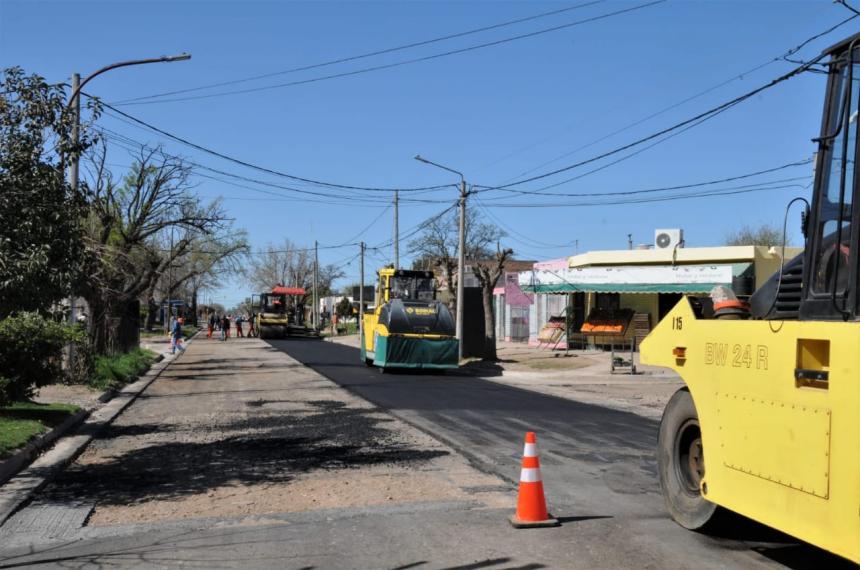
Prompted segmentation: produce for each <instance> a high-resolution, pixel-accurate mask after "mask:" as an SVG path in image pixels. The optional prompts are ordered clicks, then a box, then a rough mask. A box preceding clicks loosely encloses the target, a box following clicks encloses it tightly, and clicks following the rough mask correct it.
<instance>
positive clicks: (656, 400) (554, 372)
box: [326, 335, 684, 419]
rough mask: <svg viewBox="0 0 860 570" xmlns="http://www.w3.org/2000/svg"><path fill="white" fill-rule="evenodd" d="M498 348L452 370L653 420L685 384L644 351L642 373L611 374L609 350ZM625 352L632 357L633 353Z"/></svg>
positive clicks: (347, 340)
mask: <svg viewBox="0 0 860 570" xmlns="http://www.w3.org/2000/svg"><path fill="white" fill-rule="evenodd" d="M326 342H336V343H339V344H345V345H347V346H354V347H356V348H357V347H358V346H359V342H358V336H357V335H349V336H341V337H331V338H328V339H326ZM497 346H498V348H497V350H498V356H499V362H498V363H484V362H480V361H473V362H469V363H467V364H465V365H463V366H461V368H460V370H458V371H449V372H448V374H451V375H466V376H475V377H478V378H482V379H484V380H489V381H491V382H498V383H499V384H506V385H508V386H516V387H518V388H523V389H525V390H533V391H535V392H540V393H543V394H548V395H551V396H557V397H559V398H566V399H569V400H575V401H577V402H583V403H586V404H595V405H599V406H605V407H608V408H612V409H616V410H623V411H627V412H632V413H635V414H639V415H641V416H644V417H647V418H651V419H660V417H662V415H663V408H665V407H666V403H667V402H668V401H669V398H671V397H672V394H674V393H675V392H676V391H677V390H678V389H679V388H682V387H683V386H684V381H683V380H681V378H680V377H679V376H678V375H677V374H676V373H675V372H674V371H672V370H668V369H666V368H659V367H656V366H645V365H642V364H640V363H639V354H638V353H636V354H635V355H634V362H635V364H636V369H637V374H635V375H631V374H624V373H620V372H616V373H615V374H613V373H612V372H610V357H611V354H610V352H608V351H582V350H571V351H568V352H567V353H566V352H565V351H564V350H558V351H550V350H546V349H538V348H537V347H534V346H529V345H527V344H524V343H514V342H499V343H498V345H497ZM621 356H623V357H624V358H625V359H626V358H628V357H629V353H625V354H623V355H621Z"/></svg>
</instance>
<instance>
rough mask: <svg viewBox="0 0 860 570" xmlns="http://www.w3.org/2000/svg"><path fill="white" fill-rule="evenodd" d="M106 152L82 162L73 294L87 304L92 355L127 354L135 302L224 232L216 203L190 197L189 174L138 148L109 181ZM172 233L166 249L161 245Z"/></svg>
mask: <svg viewBox="0 0 860 570" xmlns="http://www.w3.org/2000/svg"><path fill="white" fill-rule="evenodd" d="M106 159H107V151H106V149H105V148H104V147H103V146H102V147H99V148H98V149H97V150H96V151H95V152H94V153H93V154H92V155H91V157H90V162H89V173H90V176H89V178H90V181H91V182H90V184H89V185H88V187H87V189H86V191H87V202H88V210H89V214H88V217H87V219H86V220H85V221H84V226H85V230H86V246H87V251H88V255H87V259H86V271H85V276H86V277H85V280H84V284H83V286H82V290H81V294H82V295H83V296H84V298H86V300H87V303H88V304H89V306H90V319H89V326H90V338H91V341H92V343H93V347H94V349H95V350H96V351H97V352H99V353H105V352H115V351H122V350H126V349H128V348H130V346H131V343H132V341H133V340H136V338H137V330H136V326H137V319H138V315H137V312H136V307H137V300H138V299H139V298H140V297H141V295H142V294H144V293H145V292H147V291H148V290H149V289H150V288H151V287H152V286H153V283H155V282H157V281H158V280H159V279H160V278H161V277H162V276H163V275H164V274H165V271H167V269H168V268H170V267H172V266H173V265H174V264H178V263H179V261H180V260H181V259H183V258H185V257H186V256H188V255H189V254H190V253H191V252H192V251H193V248H194V246H195V245H196V244H199V243H200V242H201V240H202V239H203V238H217V236H223V235H225V234H226V233H227V232H230V231H231V222H230V221H229V219H228V218H227V215H226V212H225V211H224V210H223V208H222V207H221V204H220V203H219V202H218V201H214V202H210V203H208V204H204V203H202V202H201V201H200V200H199V198H197V197H196V196H195V195H193V194H192V193H191V191H190V190H191V187H192V186H191V183H190V180H189V176H190V173H191V171H190V168H189V167H188V166H187V165H186V164H184V163H183V162H182V161H181V160H179V159H176V158H173V157H168V156H166V155H164V154H163V153H162V152H161V151H160V150H159V149H148V150H141V151H140V153H139V154H138V155H137V156H136V159H135V161H134V164H133V165H132V167H131V170H130V171H129V173H128V174H127V175H126V176H125V177H124V178H123V179H122V180H116V179H115V178H114V177H113V175H112V173H111V172H110V170H109V169H108V168H107V167H106ZM171 231H172V232H173V233H174V234H175V239H174V240H173V247H166V246H165V244H166V243H167V242H168V235H169V234H170V233H171Z"/></svg>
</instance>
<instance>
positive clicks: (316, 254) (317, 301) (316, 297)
mask: <svg viewBox="0 0 860 570" xmlns="http://www.w3.org/2000/svg"><path fill="white" fill-rule="evenodd" d="M318 272H319V242H317V241H316V240H314V294H313V299H314V310H313V311H311V315H312V318H313V321H314V328H315V329H318V328H320V298H319V290H318V289H317V282H318V278H317V274H318Z"/></svg>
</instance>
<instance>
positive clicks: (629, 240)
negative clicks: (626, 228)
mask: <svg viewBox="0 0 860 570" xmlns="http://www.w3.org/2000/svg"><path fill="white" fill-rule="evenodd" d="M627 249H633V234H627Z"/></svg>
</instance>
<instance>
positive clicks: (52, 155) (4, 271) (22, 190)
mask: <svg viewBox="0 0 860 570" xmlns="http://www.w3.org/2000/svg"><path fill="white" fill-rule="evenodd" d="M0 91H2V93H0V219H2V220H3V223H2V224H0V318H3V317H6V316H8V315H9V314H11V313H13V312H15V311H28V310H36V311H48V310H50V309H51V308H52V306H53V305H54V304H55V303H57V302H59V301H60V300H61V299H63V298H66V297H68V296H69V295H70V293H71V291H72V288H73V286H74V285H75V282H76V281H77V280H78V278H79V276H80V275H81V266H82V260H83V257H84V246H83V237H82V231H81V225H80V221H81V220H82V219H83V217H84V207H85V202H84V200H83V196H82V195H80V194H76V193H73V192H72V189H71V187H70V185H69V184H68V183H67V182H66V180H65V169H64V166H65V163H64V160H63V157H69V156H71V155H73V154H76V153H80V152H81V151H83V150H84V149H86V148H88V147H89V146H90V145H91V144H92V143H93V139H92V138H91V136H90V135H89V134H88V131H87V129H85V128H82V129H81V133H82V134H81V136H80V141H79V143H78V144H73V143H72V138H71V130H72V124H73V121H72V119H73V117H72V114H71V113H66V112H65V93H64V91H63V88H62V87H61V86H60V85H49V84H48V83H46V82H45V80H44V79H42V78H41V77H39V76H38V75H30V76H27V75H25V74H24V72H23V71H22V70H21V69H20V68H10V69H5V70H3V72H2V85H0ZM93 113H94V116H97V115H98V108H97V107H94V108H93Z"/></svg>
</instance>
